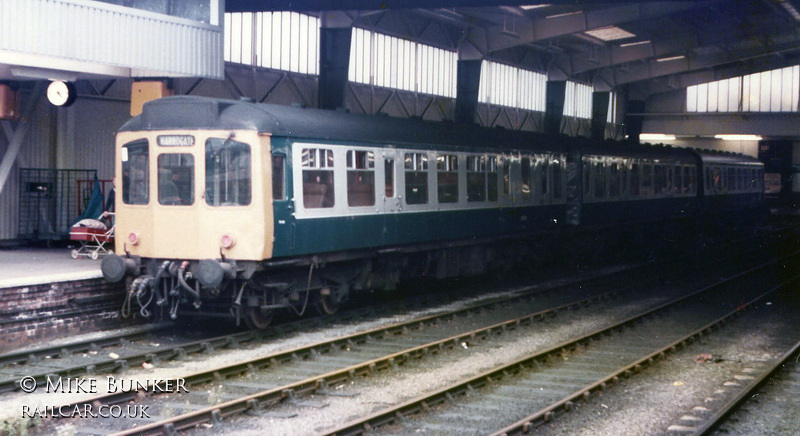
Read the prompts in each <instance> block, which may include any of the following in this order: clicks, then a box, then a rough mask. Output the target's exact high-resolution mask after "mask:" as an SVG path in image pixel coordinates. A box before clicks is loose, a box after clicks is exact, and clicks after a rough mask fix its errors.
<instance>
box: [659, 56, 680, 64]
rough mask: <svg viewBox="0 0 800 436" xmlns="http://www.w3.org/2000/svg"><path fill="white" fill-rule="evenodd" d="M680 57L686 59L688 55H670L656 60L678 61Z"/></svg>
mask: <svg viewBox="0 0 800 436" xmlns="http://www.w3.org/2000/svg"><path fill="white" fill-rule="evenodd" d="M678 59H686V56H684V55H680V56H670V57H668V58H661V59H656V62H669V61H677V60H678Z"/></svg>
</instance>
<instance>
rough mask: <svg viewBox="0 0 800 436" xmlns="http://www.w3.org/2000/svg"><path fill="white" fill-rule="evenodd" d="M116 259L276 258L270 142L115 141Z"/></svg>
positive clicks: (127, 135)
mask: <svg viewBox="0 0 800 436" xmlns="http://www.w3.org/2000/svg"><path fill="white" fill-rule="evenodd" d="M116 143H117V145H116V146H117V166H116V177H115V186H116V211H117V213H116V222H115V225H116V240H117V243H116V253H117V255H119V256H138V257H141V258H153V259H180V260H187V261H191V260H201V259H225V258H229V259H235V260H241V261H245V260H250V261H258V260H263V259H267V258H269V257H270V256H271V254H272V231H273V229H272V219H271V218H272V201H271V196H268V195H266V194H267V193H268V192H269V190H268V184H269V180H270V174H269V172H270V165H268V164H267V162H268V161H269V159H270V157H269V156H270V153H269V148H270V147H269V136H267V135H259V134H258V132H255V131H238V130H237V131H229V130H220V131H210V130H209V131H206V130H191V131H181V130H172V131H148V132H120V133H118V134H117V141H116Z"/></svg>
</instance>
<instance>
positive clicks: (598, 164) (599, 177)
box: [593, 159, 606, 198]
mask: <svg viewBox="0 0 800 436" xmlns="http://www.w3.org/2000/svg"><path fill="white" fill-rule="evenodd" d="M593 167H594V168H593V170H594V174H593V175H594V197H595V198H604V197H605V196H606V172H605V168H604V165H603V161H601V160H600V159H596V160H595V162H594V165H593Z"/></svg>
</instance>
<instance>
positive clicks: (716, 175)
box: [708, 167, 722, 194]
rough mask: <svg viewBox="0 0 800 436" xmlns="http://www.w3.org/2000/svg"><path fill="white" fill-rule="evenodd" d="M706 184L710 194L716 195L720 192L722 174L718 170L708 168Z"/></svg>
mask: <svg viewBox="0 0 800 436" xmlns="http://www.w3.org/2000/svg"><path fill="white" fill-rule="evenodd" d="M708 182H709V185H708V186H709V189H710V192H711V193H714V194H716V193H718V192H720V191H721V190H722V172H721V171H720V170H719V168H716V167H711V168H708Z"/></svg>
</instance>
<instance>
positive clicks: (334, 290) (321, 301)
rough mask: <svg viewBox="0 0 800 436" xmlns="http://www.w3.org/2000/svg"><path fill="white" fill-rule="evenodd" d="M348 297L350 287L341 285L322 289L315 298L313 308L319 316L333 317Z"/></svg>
mask: <svg viewBox="0 0 800 436" xmlns="http://www.w3.org/2000/svg"><path fill="white" fill-rule="evenodd" d="M349 297H350V285H349V284H341V285H338V286H331V287H329V288H323V289H322V291H320V295H318V296H317V300H316V301H315V304H314V305H315V306H316V308H317V312H319V313H320V315H333V314H334V313H336V312H338V311H339V308H340V307H342V303H343V302H344V301H345V300H347V299H348V298H349Z"/></svg>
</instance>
